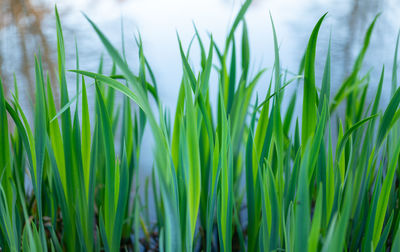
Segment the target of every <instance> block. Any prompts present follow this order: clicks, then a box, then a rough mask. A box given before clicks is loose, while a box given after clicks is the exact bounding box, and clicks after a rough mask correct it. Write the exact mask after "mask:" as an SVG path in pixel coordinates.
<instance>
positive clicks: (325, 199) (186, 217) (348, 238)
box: [0, 0, 400, 252]
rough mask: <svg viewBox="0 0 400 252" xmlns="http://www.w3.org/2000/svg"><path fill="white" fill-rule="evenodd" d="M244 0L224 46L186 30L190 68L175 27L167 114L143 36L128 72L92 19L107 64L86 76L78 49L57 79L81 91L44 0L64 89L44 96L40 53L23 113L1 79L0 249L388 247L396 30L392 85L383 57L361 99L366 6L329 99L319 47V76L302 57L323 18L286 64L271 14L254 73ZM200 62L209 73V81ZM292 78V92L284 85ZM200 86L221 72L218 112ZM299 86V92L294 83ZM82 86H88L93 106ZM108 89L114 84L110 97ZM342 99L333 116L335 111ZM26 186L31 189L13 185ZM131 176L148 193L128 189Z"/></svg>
mask: <svg viewBox="0 0 400 252" xmlns="http://www.w3.org/2000/svg"><path fill="white" fill-rule="evenodd" d="M250 3H251V0H248V1H246V2H245V3H244V5H243V6H242V8H241V9H240V11H239V13H238V15H237V16H236V19H235V20H234V22H233V24H232V27H231V30H230V31H229V34H228V36H227V38H226V42H225V44H224V47H223V48H220V47H218V46H217V45H216V44H215V43H214V41H213V39H212V36H210V37H209V38H208V39H207V41H205V40H202V38H201V37H200V36H199V34H198V32H197V30H196V29H195V42H194V43H198V44H199V47H200V49H201V50H200V53H201V62H200V65H199V66H198V68H199V69H200V71H195V70H194V69H193V68H192V66H191V64H189V57H190V46H189V49H187V48H185V47H184V46H183V45H182V43H181V41H180V40H179V37H178V40H179V49H180V50H179V52H177V53H180V55H181V59H182V68H183V75H182V80H181V85H180V90H179V96H178V98H177V106H176V111H175V113H174V117H172V118H171V117H170V114H169V113H168V112H167V110H166V109H165V107H163V105H162V99H161V97H160V96H159V94H158V88H157V83H156V79H155V76H154V74H153V72H152V70H151V68H150V65H149V62H148V61H147V60H146V57H145V56H144V53H143V45H142V41H141V39H140V38H138V39H137V40H136V42H137V45H138V48H139V55H138V61H139V71H138V72H137V73H134V72H132V70H131V69H130V68H129V67H128V65H127V63H126V60H125V53H122V55H121V54H120V53H119V52H118V51H117V50H116V49H115V47H114V46H113V45H112V44H111V43H110V42H109V40H108V39H107V38H106V37H105V36H104V34H103V33H102V32H101V31H100V30H99V29H98V27H97V26H96V25H95V24H94V23H93V22H92V21H91V20H90V19H89V18H88V22H89V23H90V24H91V25H92V27H93V29H94V31H95V32H96V33H97V35H98V37H99V39H100V40H101V42H102V43H103V45H104V47H105V49H106V50H107V52H108V54H109V55H110V57H111V59H112V62H113V68H112V70H111V72H110V73H109V74H104V73H103V72H104V69H103V67H102V66H103V62H102V60H101V62H100V64H99V70H98V72H97V73H93V72H87V71H84V70H79V58H78V57H77V59H76V70H72V72H74V73H76V83H70V84H69V85H76V87H77V90H79V92H78V95H76V96H74V97H69V94H68V91H67V85H68V84H67V79H66V69H65V51H64V40H63V34H62V28H61V24H60V19H59V16H58V13H57V10H56V18H57V23H56V27H57V56H58V79H59V90H58V92H57V93H59V94H60V97H57V99H56V97H54V93H53V90H52V85H51V84H50V79H49V77H48V75H47V74H46V73H44V69H43V67H42V63H41V56H40V54H39V55H38V56H37V57H36V58H35V76H36V97H35V100H36V104H35V107H34V109H33V110H32V111H33V115H34V125H30V124H29V123H28V121H27V119H26V116H25V114H24V111H23V110H22V109H21V107H20V105H19V100H18V99H19V98H18V90H17V89H16V90H15V93H14V95H13V96H12V97H11V98H10V99H6V98H5V97H4V93H3V86H2V84H1V88H0V182H1V184H0V248H1V249H0V250H2V251H18V250H24V251H46V250H50V251H102V250H105V251H119V249H120V248H122V249H128V250H132V249H133V250H136V251H139V250H143V249H144V248H153V249H154V248H157V249H159V250H162V251H193V250H194V251H199V250H203V251H216V250H220V251H232V250H241V251H245V250H247V251H268V250H275V251H283V250H284V251H307V250H308V251H321V250H322V251H335V252H336V251H343V250H345V251H389V250H392V251H400V211H399V200H400V190H399V183H400V181H399V174H400V173H399V172H400V170H399V161H400V159H399V154H400V124H399V122H398V118H399V117H400V109H399V104H400V88H398V87H397V86H398V85H397V50H398V49H397V46H398V43H399V41H398V40H397V42H396V51H395V52H394V63H393V73H392V83H384V74H385V72H384V68H383V69H382V74H381V78H380V82H379V84H378V89H377V92H376V96H375V98H374V100H373V102H372V103H369V102H368V100H367V99H366V94H367V91H368V90H369V89H368V86H369V84H370V83H369V78H368V74H367V75H366V76H363V75H361V73H360V70H361V69H362V64H363V59H364V56H365V54H366V53H367V48H368V45H369V41H370V37H371V36H372V31H373V27H374V25H375V22H376V20H377V19H374V20H373V22H372V23H371V25H370V27H369V29H368V31H367V32H366V35H365V40H364V45H363V47H362V49H361V51H360V53H359V56H358V57H357V59H356V61H355V63H354V66H353V70H352V72H351V74H350V75H349V76H348V78H346V79H345V81H344V82H343V83H342V84H341V86H340V88H339V91H338V92H337V93H336V94H334V96H332V97H331V92H330V90H331V56H330V55H331V48H330V44H329V47H328V50H327V52H328V53H327V55H326V63H325V67H324V70H323V73H322V76H323V78H322V83H316V79H315V67H314V65H315V58H316V57H317V56H318V57H321V56H320V55H316V46H317V38H318V32H319V30H320V27H321V24H322V23H323V21H324V18H325V15H324V16H322V18H321V19H320V20H319V21H318V22H317V24H316V26H315V28H314V30H313V31H312V33H311V36H310V39H309V42H308V45H307V48H306V51H305V54H304V58H303V61H302V63H301V64H300V65H301V66H300V71H299V73H298V75H297V76H291V75H290V74H287V72H285V71H282V69H281V64H280V59H279V50H278V35H277V34H278V33H277V31H276V30H275V27H274V24H273V21H272V17H271V24H272V28H273V38H274V54H275V64H274V67H273V69H272V71H265V70H261V71H259V72H256V73H255V74H250V71H249V69H250V65H251V62H252V60H251V59H250V48H249V39H248V30H247V26H246V22H245V20H244V15H245V12H246V10H247V8H248V7H249V5H250ZM238 27H241V34H240V33H239V32H238V31H237V28H238ZM238 39H241V42H240V45H241V47H240V48H238V47H237V43H238V42H237V40H238ZM207 46H208V47H207ZM77 51H78V49H76V52H77ZM212 73H216V74H217V75H218V77H219V78H218V82H216V83H214V82H212V81H210V75H211V74H212ZM265 73H267V74H268V76H269V77H270V83H269V85H266V86H265V89H266V90H268V92H267V95H266V96H265V98H264V97H262V98H257V95H256V94H255V92H254V89H255V86H256V85H265V84H263V83H259V79H260V77H261V76H262V75H263V74H265ZM296 82H297V86H296V92H294V94H293V95H290V96H288V95H287V94H285V87H286V86H287V85H289V84H290V83H296ZM210 85H218V95H217V101H216V102H212V104H216V110H212V109H211V101H210V91H209V90H210V88H209V87H210ZM292 85H296V84H292ZM389 85H390V86H391V89H392V92H391V97H390V101H389V103H388V105H387V107H386V108H384V109H383V110H382V111H381V110H380V108H382V105H380V101H381V100H382V98H381V93H382V89H383V88H385V87H387V86H389ZM93 86H94V89H93ZM319 86H320V87H321V88H317V87H319ZM89 87H92V88H90V89H89ZM299 89H303V91H304V97H298V96H297V95H296V94H297V90H299ZM88 90H94V92H95V100H94V108H95V109H94V111H90V110H89V104H88V102H89V101H88V98H87V95H88V94H87V92H88ZM116 93H122V94H123V97H124V98H123V101H122V103H117V102H116V99H115V97H116ZM297 99H300V100H302V103H303V106H302V112H301V115H296V114H295V113H294V108H295V104H296V100H297ZM387 99H388V100H389V98H387ZM55 100H60V103H61V106H60V108H57V107H56V105H55ZM284 100H287V102H288V103H287V104H289V105H288V108H287V110H286V111H282V106H281V104H282V102H283V101H284ZM343 103H344V104H343ZM154 104H156V105H157V108H158V109H152V108H153V107H154V106H153V105H154ZM340 104H343V105H342V106H341V107H343V108H344V111H345V113H344V117H342V118H339V117H338V116H337V113H335V112H336V110H337V108H338V106H339V105H340ZM136 105H137V106H136ZM71 106H76V107H75V109H72V111H75V112H74V113H72V112H71ZM79 111H81V112H79ZM213 111H216V113H214V112H213ZM90 113H94V116H93V117H91V118H95V119H94V120H92V121H91V120H89V118H90ZM9 125H12V127H9ZM147 126H148V127H150V129H151V132H152V136H153V138H154V141H155V145H154V151H153V152H152V153H153V160H154V163H153V172H152V176H151V177H150V178H148V179H146V180H145V181H142V180H141V179H140V178H139V175H138V174H139V169H141V168H140V167H139V157H140V156H141V143H142V141H143V134H144V129H145V127H147ZM292 129H294V130H292ZM117 130H119V131H120V132H121V137H120V138H118V139H117V138H116V137H115V136H116V134H115V133H116V131H117ZM334 136H337V138H335V139H333V137H334ZM116 144H118V145H120V146H119V148H117V149H120V151H119V152H116V150H115V147H116ZM148 155H150V154H148ZM26 173H28V174H29V176H28V177H27V176H25V174H26ZM242 177H243V178H245V180H244V181H245V183H243V182H241V178H242ZM27 180H29V181H27ZM27 184H30V185H32V188H33V190H32V191H29V192H27V191H25V189H24V188H25V187H24V185H27ZM140 187H142V188H144V190H145V193H144V195H140V196H139V194H138V190H139V188H140ZM150 190H152V191H153V195H149V191H150ZM149 198H150V199H153V200H154V206H155V207H154V209H150V204H149ZM242 209H244V211H245V212H247V217H245V218H243V214H242V215H241V210H242ZM151 213H154V215H155V216H156V219H150V216H151Z"/></svg>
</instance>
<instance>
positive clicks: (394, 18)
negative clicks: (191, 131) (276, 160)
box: [0, 0, 400, 107]
mask: <svg viewBox="0 0 400 252" xmlns="http://www.w3.org/2000/svg"><path fill="white" fill-rule="evenodd" d="M241 2H242V1H240V0H58V1H54V0H0V10H1V12H0V76H1V78H2V80H3V82H4V83H5V84H6V86H7V87H8V90H10V89H12V86H13V74H14V73H15V75H16V77H17V81H18V85H19V87H20V89H21V93H22V94H21V95H24V96H25V97H26V102H27V103H28V104H26V105H29V103H32V102H33V101H32V99H31V97H33V86H34V85H33V81H34V79H33V63H34V61H33V57H34V53H38V52H39V49H40V51H41V55H42V57H43V60H44V62H45V68H46V69H48V71H49V73H50V75H51V77H52V79H53V80H54V79H55V75H54V70H55V69H56V65H55V63H56V58H55V57H56V53H55V49H56V40H55V39H56V32H55V19H54V6H55V4H57V7H58V10H59V12H60V15H61V21H62V24H63V28H64V36H65V41H66V46H67V48H66V57H67V68H71V69H72V68H75V66H74V64H75V63H74V62H75V48H74V47H75V43H74V40H75V39H76V41H77V43H78V47H79V54H80V59H81V68H85V69H87V70H96V68H97V65H98V64H99V58H100V56H101V54H102V52H104V49H103V47H102V45H101V44H100V42H99V41H98V39H97V37H96V36H95V34H94V32H93V30H92V29H91V28H90V27H89V25H88V23H87V21H86V20H85V19H84V17H83V15H82V14H81V12H84V13H86V14H87V15H88V16H89V17H90V18H91V19H92V20H93V21H94V22H95V23H97V24H98V25H99V27H100V28H101V29H102V30H103V31H104V32H105V33H106V35H107V36H108V37H109V38H110V39H111V41H112V42H113V43H114V45H116V46H117V47H119V48H121V46H120V45H121V44H122V43H121V21H122V20H123V27H124V28H123V29H124V31H125V46H126V48H127V50H126V51H127V55H128V58H129V59H131V60H130V64H131V65H132V68H135V67H136V65H135V64H136V58H135V57H136V56H137V48H136V44H135V42H134V37H135V36H137V34H138V33H139V32H140V34H141V36H142V39H143V41H144V50H145V54H146V56H147V57H148V59H149V61H150V63H151V65H152V67H153V68H154V71H155V73H156V77H157V79H158V82H159V83H160V84H159V85H160V93H161V94H160V95H161V97H162V98H163V101H164V104H166V105H167V106H171V107H173V106H174V104H173V102H174V100H175V97H176V96H177V87H178V85H179V81H180V72H181V65H180V59H179V58H180V56H179V53H178V43H177V39H176V32H178V33H179V36H180V37H181V39H182V41H183V42H184V44H186V45H187V44H188V43H189V41H190V39H191V37H192V36H193V33H194V28H193V23H194V24H195V25H196V26H197V28H198V30H199V31H200V34H201V35H202V36H203V37H204V38H205V37H206V36H208V33H212V34H213V36H214V38H215V40H216V41H217V43H222V41H223V39H224V37H225V35H226V34H227V29H228V26H229V24H230V23H231V22H232V19H233V18H234V15H235V14H236V11H237V9H238V8H239V6H240V4H241ZM269 12H271V14H272V17H273V19H274V21H275V25H276V28H277V32H278V39H279V42H280V53H281V57H282V64H283V67H284V68H287V69H288V70H291V71H294V72H296V71H297V69H298V66H299V63H300V60H301V57H302V54H303V53H304V50H305V47H306V44H307V40H308V37H309V35H310V33H311V30H312V28H313V26H314V25H315V23H316V21H317V20H318V18H319V17H320V16H322V15H323V14H324V13H325V12H328V17H327V19H326V21H325V22H324V24H323V27H322V29H321V34H320V36H319V41H318V51H317V54H319V55H317V70H318V68H320V67H321V65H322V63H323V62H324V58H325V51H326V49H327V45H328V41H329V36H330V35H331V36H332V53H333V64H332V71H333V73H334V76H333V90H332V91H333V92H335V87H337V86H338V85H339V83H340V81H341V80H342V79H343V78H344V76H346V74H348V73H349V71H350V69H351V67H352V62H353V60H354V58H355V57H356V55H357V52H358V50H359V49H360V47H361V45H362V40H363V36H364V33H365V30H366V27H367V26H368V24H369V23H370V22H371V21H372V19H373V17H374V16H375V15H376V14H378V13H382V15H381V17H380V18H379V21H378V23H377V26H376V29H375V31H374V35H373V36H372V43H371V47H370V50H369V52H368V54H367V58H366V66H367V68H366V69H367V70H371V71H373V72H379V71H380V68H381V66H382V64H385V65H386V68H387V70H390V69H389V68H390V66H391V64H392V62H391V61H392V58H393V52H394V46H395V40H396V35H397V31H398V29H399V28H400V19H399V18H398V17H399V14H400V1H398V0H254V1H253V4H252V6H251V7H250V9H249V11H248V13H247V16H246V19H247V22H248V27H249V33H250V34H249V35H250V43H251V55H252V63H253V68H254V69H255V70H257V69H259V68H264V67H267V68H270V67H271V66H272V64H273V46H272V34H271V24H270V21H269V14H268V13H269ZM191 55H192V61H193V63H194V64H198V61H196V60H198V59H199V55H198V53H196V49H194V51H193V53H192V54H191ZM106 56H107V55H105V58H107V57H106ZM105 63H108V65H107V64H106V65H105V69H107V67H108V66H109V62H107V61H105ZM369 67H370V68H371V69H369ZM317 72H318V71H317ZM320 72H321V71H320ZM375 75H377V74H372V75H371V76H375ZM317 79H318V76H317ZM73 88H74V85H71V89H73ZM259 88H260V90H259V92H261V95H262V90H263V89H265V86H262V85H259ZM72 91H74V90H71V92H72Z"/></svg>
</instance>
